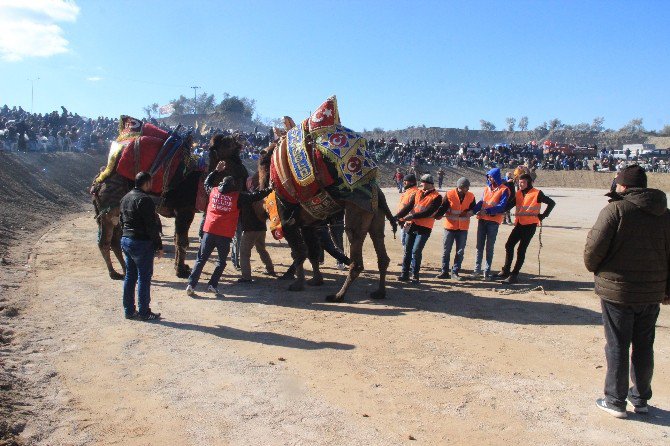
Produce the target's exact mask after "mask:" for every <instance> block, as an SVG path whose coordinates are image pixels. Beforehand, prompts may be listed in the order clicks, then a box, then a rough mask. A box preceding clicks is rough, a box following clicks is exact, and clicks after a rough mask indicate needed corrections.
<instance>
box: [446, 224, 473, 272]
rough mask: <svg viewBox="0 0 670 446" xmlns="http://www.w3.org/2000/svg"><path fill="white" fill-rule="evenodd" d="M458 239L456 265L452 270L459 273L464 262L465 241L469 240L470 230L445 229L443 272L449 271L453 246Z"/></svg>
mask: <svg viewBox="0 0 670 446" xmlns="http://www.w3.org/2000/svg"><path fill="white" fill-rule="evenodd" d="M454 241H456V255H455V256H454V267H453V268H452V270H451V272H452V273H455V274H458V272H459V271H460V270H461V263H463V254H464V253H465V243H466V242H467V241H468V231H450V230H448V229H445V230H444V251H443V252H442V272H443V273H448V272H449V257H450V256H451V248H452V247H453V246H454Z"/></svg>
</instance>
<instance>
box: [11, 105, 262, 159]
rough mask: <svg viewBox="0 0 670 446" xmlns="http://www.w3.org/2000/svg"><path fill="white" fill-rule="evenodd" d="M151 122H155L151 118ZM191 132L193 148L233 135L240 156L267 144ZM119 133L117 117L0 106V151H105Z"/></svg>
mask: <svg viewBox="0 0 670 446" xmlns="http://www.w3.org/2000/svg"><path fill="white" fill-rule="evenodd" d="M152 122H153V123H154V124H157V125H159V124H158V122H156V121H155V120H152ZM186 130H190V131H191V132H192V133H193V135H194V146H195V148H196V149H204V148H205V147H206V146H207V144H208V143H209V139H210V137H211V136H212V135H214V134H216V133H223V134H225V135H230V134H236V135H238V137H239V139H240V140H241V141H242V142H243V143H244V149H243V151H242V154H241V155H242V157H243V158H250V157H253V156H254V155H255V154H257V153H258V149H259V148H262V147H267V145H268V144H269V142H270V138H271V135H270V134H268V133H267V132H266V133H262V132H258V131H254V132H241V131H235V130H230V129H220V128H209V129H207V130H206V131H205V132H203V133H202V134H201V133H200V132H197V131H195V129H193V128H188V129H186ZM118 132H119V120H118V119H111V118H105V117H102V116H100V117H98V118H97V119H91V118H85V117H83V116H80V115H79V114H77V113H72V112H70V111H68V110H67V109H66V108H65V107H61V111H60V112H58V111H53V112H51V113H46V114H41V113H30V112H28V111H26V110H23V109H22V108H21V107H13V108H9V107H8V106H7V105H4V106H2V107H1V108H0V151H2V150H4V151H14V152H98V153H105V152H106V151H107V150H109V145H110V143H111V141H113V140H114V139H115V138H116V137H117V136H118Z"/></svg>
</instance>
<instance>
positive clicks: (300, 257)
mask: <svg viewBox="0 0 670 446" xmlns="http://www.w3.org/2000/svg"><path fill="white" fill-rule="evenodd" d="M284 122H285V125H286V131H285V132H282V133H281V134H280V135H279V136H280V138H279V139H278V141H276V142H275V143H273V144H271V145H270V147H268V148H267V149H265V150H263V151H262V153H261V157H260V158H259V163H258V172H259V181H260V187H261V188H264V187H267V185H268V184H271V186H272V187H273V189H274V191H275V195H276V198H271V197H269V201H271V202H272V204H273V205H274V204H275V203H276V209H277V211H278V214H279V217H280V220H281V232H282V233H283V236H284V237H285V238H286V241H287V242H288V244H289V246H290V248H291V256H292V258H293V261H294V264H295V265H296V272H295V274H296V278H295V280H294V282H293V283H291V285H290V286H289V290H291V291H300V290H303V289H304V286H305V283H307V284H308V285H315V286H316V285H321V284H322V283H323V277H322V275H321V272H320V270H319V261H318V253H317V249H316V248H317V247H318V239H317V236H316V232H315V225H317V224H319V223H321V222H323V221H324V220H326V219H327V218H328V217H329V216H331V215H333V214H335V213H337V212H339V211H341V210H342V209H344V214H345V217H344V219H345V230H346V233H347V238H348V240H349V256H350V257H351V264H350V266H349V274H348V275H347V278H346V280H345V281H344V284H343V285H342V287H341V289H340V290H339V291H338V292H337V293H336V294H333V295H329V296H327V298H326V299H327V300H329V301H333V302H339V301H342V300H343V299H344V296H345V294H346V292H347V290H348V289H349V286H350V285H351V283H352V282H353V281H354V280H355V279H356V278H357V277H358V276H359V275H360V273H361V271H363V242H364V241H365V238H366V236H368V235H369V236H370V238H371V240H372V244H373V246H374V249H375V252H376V254H377V267H378V270H379V286H378V288H377V289H376V290H375V291H373V292H372V293H371V297H372V298H374V299H383V298H384V297H386V270H387V268H388V265H389V257H388V255H387V253H386V247H385V245H384V226H385V217H388V218H389V220H390V221H391V224H392V225H393V226H394V231H395V222H394V221H393V216H392V214H391V211H390V210H389V209H388V205H387V204H386V198H385V197H384V194H383V192H382V191H381V189H380V188H379V185H378V184H377V165H376V164H375V162H374V160H372V158H371V157H370V156H369V154H368V153H367V150H366V149H367V141H366V140H365V139H364V138H363V137H361V135H359V134H357V133H355V132H353V131H352V130H349V129H347V128H346V127H343V126H342V125H341V123H340V118H339V112H338V109H337V100H336V98H335V97H334V96H333V97H331V98H329V99H328V100H326V102H324V103H323V104H322V105H321V106H320V107H319V108H318V109H317V110H316V111H315V112H314V113H313V114H312V115H311V116H310V117H309V118H307V119H305V120H304V121H303V122H302V123H301V124H299V125H295V124H294V122H293V120H292V119H290V118H288V117H286V118H285V119H284ZM306 259H309V260H310V263H311V264H312V270H313V277H312V278H311V279H310V280H308V281H305V271H304V266H303V264H304V261H305V260H306Z"/></svg>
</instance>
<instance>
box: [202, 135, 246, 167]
mask: <svg viewBox="0 0 670 446" xmlns="http://www.w3.org/2000/svg"><path fill="white" fill-rule="evenodd" d="M240 150H242V144H240V143H239V142H238V141H237V139H235V137H234V136H224V135H222V134H221V133H217V134H216V135H214V136H212V138H211V139H210V141H209V170H208V171H209V172H212V171H213V170H214V169H215V168H216V165H217V164H218V163H219V161H228V162H231V161H232V162H234V163H239V164H241V163H242V160H241V159H240Z"/></svg>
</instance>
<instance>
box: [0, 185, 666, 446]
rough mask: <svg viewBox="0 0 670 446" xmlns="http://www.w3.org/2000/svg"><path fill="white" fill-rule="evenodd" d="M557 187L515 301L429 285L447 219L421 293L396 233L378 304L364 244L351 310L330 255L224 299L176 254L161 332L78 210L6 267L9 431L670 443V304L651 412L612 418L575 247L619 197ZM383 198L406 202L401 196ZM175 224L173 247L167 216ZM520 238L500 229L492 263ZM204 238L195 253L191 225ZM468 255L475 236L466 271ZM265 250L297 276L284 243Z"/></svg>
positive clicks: (167, 278) (74, 439) (256, 441)
mask: <svg viewBox="0 0 670 446" xmlns="http://www.w3.org/2000/svg"><path fill="white" fill-rule="evenodd" d="M474 192H475V193H477V194H479V193H480V189H479V188H475V189H474ZM545 192H546V193H548V195H550V196H552V197H553V198H554V199H555V200H556V201H557V206H556V209H555V211H554V213H553V214H552V215H551V217H550V218H549V219H547V220H546V221H545V226H544V228H543V231H542V242H543V245H544V246H543V248H542V251H541V274H538V246H539V245H538V237H537V235H536V238H535V239H534V240H533V242H532V243H531V246H530V248H529V251H528V256H527V257H528V258H527V261H526V265H525V266H524V269H523V273H525V274H522V283H520V284H518V285H515V286H514V287H513V288H510V289H507V288H503V287H502V286H500V285H497V284H495V283H492V282H489V283H487V282H482V281H471V280H468V281H465V282H461V283H454V282H450V281H440V280H437V279H434V278H432V276H433V275H435V274H437V273H438V272H439V271H438V270H439V267H440V259H441V243H442V230H441V227H440V226H437V225H436V230H435V231H434V232H433V235H432V237H431V239H430V240H429V242H428V244H427V246H426V250H425V252H424V263H423V267H422V270H423V272H424V274H423V277H425V280H423V281H422V283H421V284H420V285H409V284H401V283H399V282H397V281H395V277H396V276H397V274H398V272H399V267H398V266H397V264H398V262H399V261H400V259H401V246H400V241H399V240H394V239H393V236H392V234H391V232H390V228H389V229H388V233H387V248H388V249H389V252H390V256H391V258H392V263H391V275H390V281H389V286H388V298H387V299H386V300H385V301H371V300H368V297H367V294H368V293H369V292H370V291H372V290H374V288H375V286H374V281H375V278H376V276H375V269H376V260H375V258H374V252H373V249H372V245H371V243H370V242H369V241H367V242H366V247H365V253H366V268H367V269H366V272H365V273H364V274H363V276H362V278H360V279H359V280H358V281H357V282H356V283H355V284H354V286H352V288H351V291H350V293H349V295H348V296H347V301H346V303H343V304H330V303H326V302H324V297H325V295H326V294H329V293H331V292H333V291H335V290H336V289H337V288H338V286H339V285H340V284H341V282H342V280H343V278H344V274H345V273H344V272H342V271H338V270H337V269H336V268H335V264H334V260H333V259H331V258H327V259H326V262H325V265H324V272H325V274H326V278H327V281H326V284H325V285H324V286H323V287H319V288H309V289H307V290H306V291H304V292H298V293H290V292H288V291H286V287H287V284H286V283H285V282H279V281H276V280H275V279H272V278H270V277H267V276H264V275H262V274H261V272H260V270H261V269H262V268H261V264H260V261H259V260H258V257H257V255H256V254H255V253H254V255H253V256H252V267H253V268H255V270H256V272H255V273H254V274H255V275H256V276H257V277H256V278H257V281H256V283H254V284H250V285H246V284H245V285H237V284H233V283H232V281H233V280H234V279H236V278H237V277H238V273H237V272H236V271H235V270H233V269H231V267H230V266H229V267H228V268H227V269H226V271H225V273H224V279H223V283H222V285H221V286H220V288H221V290H222V291H223V293H225V297H222V298H218V299H217V298H215V296H213V295H211V294H208V293H205V292H203V284H204V283H205V282H206V280H207V278H208V274H209V273H210V272H211V271H212V269H213V263H212V262H211V261H210V263H209V264H208V265H207V266H206V268H205V273H204V274H203V280H202V282H201V285H200V288H199V289H198V294H197V296H196V297H195V298H190V297H187V296H186V294H185V292H184V289H185V283H184V281H183V280H180V279H177V278H176V277H175V276H174V274H173V269H172V253H169V254H168V256H167V258H165V259H162V260H158V261H157V262H156V266H155V275H154V285H153V287H152V309H154V310H155V311H159V312H162V313H163V316H164V319H163V320H162V321H160V322H157V323H143V322H138V321H127V320H125V319H123V313H122V308H121V282H115V281H111V280H110V279H109V278H108V276H107V274H106V272H105V268H104V263H103V261H102V258H101V257H100V254H99V252H98V250H97V246H96V227H95V222H94V220H93V218H91V210H90V209H89V210H87V211H85V212H79V213H74V214H70V215H67V216H65V217H63V218H62V219H60V220H59V221H57V222H55V223H54V224H52V225H51V226H50V227H49V228H48V230H46V231H42V232H41V233H40V235H41V236H36V237H35V239H34V242H33V243H30V244H29V245H26V247H24V248H23V249H24V251H23V253H24V254H25V258H26V259H28V260H27V262H13V263H12V264H11V265H7V266H4V267H3V268H2V278H1V279H2V284H3V286H2V292H3V294H4V296H3V298H2V302H0V306H2V308H3V313H2V315H3V319H2V321H3V323H4V322H6V325H5V327H4V328H3V330H4V333H5V336H6V341H7V342H5V343H4V345H0V348H1V349H2V356H0V358H2V359H3V361H5V366H6V367H5V369H6V370H7V371H8V373H10V374H11V376H12V377H13V381H12V383H14V384H15V388H16V389H17V395H19V396H20V397H21V398H22V399H21V403H20V405H17V406H16V407H15V411H16V412H15V414H14V416H13V418H12V420H14V421H12V423H14V424H11V425H9V426H8V428H9V429H14V430H15V431H16V432H17V433H20V435H18V440H19V441H21V442H24V443H26V444H38V445H112V444H123V445H173V444H183V445H209V444H211V445H303V444H304V445H307V444H309V445H312V444H319V445H343V444H347V445H358V444H360V445H363V444H365V445H391V444H413V443H421V444H431V445H433V444H466V443H467V444H492V445H503V444H547V445H564V444H570V445H582V444H583V445H594V444H596V445H608V446H609V445H619V444H620V445H630V444H661V443H664V442H669V441H670V440H668V438H669V437H670V359H669V358H670V354H669V353H670V342H669V341H670V331H669V327H670V315H669V312H668V308H664V309H663V311H661V316H660V319H659V322H658V327H657V331H656V337H657V341H656V373H655V376H654V398H653V400H652V401H651V404H652V406H653V407H652V408H651V412H650V414H649V415H647V416H641V415H635V414H630V415H629V418H628V419H627V420H617V419H615V418H613V417H611V416H609V415H607V414H605V413H603V412H601V411H599V410H597V409H596V407H595V404H594V401H595V399H596V398H597V397H599V396H601V394H602V387H603V379H604V371H605V369H604V366H605V358H604V352H603V347H604V338H603V332H602V326H601V320H600V303H599V300H598V299H597V297H596V296H595V295H594V294H593V281H592V276H591V275H590V274H589V273H588V272H587V271H586V270H585V268H584V266H583V261H582V252H583V246H584V241H585V237H586V233H587V231H588V229H589V228H590V227H591V225H592V224H593V222H594V221H595V219H596V217H597V214H598V211H599V210H600V208H602V207H603V206H604V204H605V202H606V200H605V197H603V196H602V193H603V191H602V190H594V189H549V188H545ZM387 197H388V199H389V201H390V202H391V203H392V204H393V206H395V204H396V203H397V200H398V194H397V193H396V192H394V191H393V190H392V189H387ZM164 224H165V233H166V234H170V233H171V231H172V229H173V226H172V225H173V222H172V221H171V220H164ZM510 230H511V227H510V226H502V227H501V230H500V233H499V236H498V243H497V247H496V254H495V260H494V265H495V268H494V269H497V268H499V267H500V265H501V262H502V260H503V255H504V250H503V245H504V242H505V240H506V238H507V235H508V234H509V232H510ZM191 236H192V238H191V242H192V246H191V248H190V250H189V252H190V258H191V259H193V258H194V255H195V250H196V249H197V238H196V232H195V229H193V230H192V231H191ZM165 242H166V246H168V247H170V248H171V245H172V242H171V240H170V238H169V237H166V239H165ZM474 242H475V240H474V233H471V236H470V238H469V240H468V247H467V249H466V256H465V262H464V267H465V268H467V269H470V268H472V264H473V262H474ZM270 245H271V247H270V254H271V255H272V258H273V259H274V261H275V263H276V264H277V265H278V266H277V269H278V270H279V271H283V270H285V269H286V268H287V267H288V264H289V251H288V249H287V248H286V244H285V243H274V242H273V243H271V244H270ZM538 286H541V287H542V289H537V288H536V287H538ZM10 387H11V386H10Z"/></svg>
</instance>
